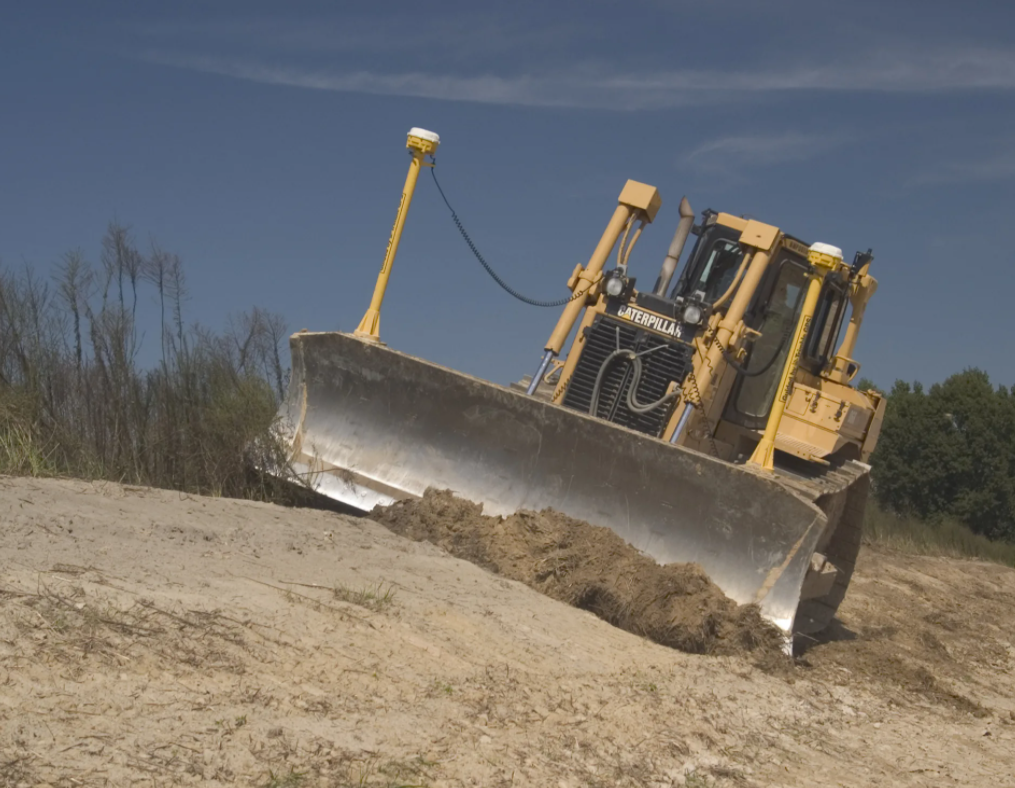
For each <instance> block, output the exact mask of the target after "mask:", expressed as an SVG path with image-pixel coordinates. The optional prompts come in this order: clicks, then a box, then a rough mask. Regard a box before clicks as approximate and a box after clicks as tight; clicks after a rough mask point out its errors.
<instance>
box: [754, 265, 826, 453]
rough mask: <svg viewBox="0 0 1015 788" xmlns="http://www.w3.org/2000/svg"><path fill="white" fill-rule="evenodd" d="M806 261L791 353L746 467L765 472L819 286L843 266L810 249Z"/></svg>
mask: <svg viewBox="0 0 1015 788" xmlns="http://www.w3.org/2000/svg"><path fill="white" fill-rule="evenodd" d="M807 260H808V262H810V264H811V265H812V266H813V270H812V271H811V273H810V275H809V278H810V282H809V283H808V285H807V295H806V296H804V305H803V309H802V310H801V311H800V317H799V318H798V319H797V325H796V330H795V331H794V333H793V342H792V344H791V345H790V352H789V354H788V355H787V357H786V365H785V367H783V371H782V377H781V378H780V380H779V386H778V388H777V389H776V392H778V396H777V397H776V398H775V402H774V403H773V404H772V410H771V412H770V413H769V415H768V423H767V424H766V425H765V432H764V434H763V435H762V436H761V440H760V441H759V442H758V445H757V447H755V449H754V454H752V455H751V459H750V460H748V464H749V465H756V466H759V467H761V468H763V469H764V470H766V471H773V470H775V440H776V437H778V435H779V426H780V423H781V422H782V415H783V413H784V412H785V410H786V403H787V402H788V401H789V396H790V394H791V393H792V391H793V383H794V381H795V380H796V375H797V370H798V369H799V367H800V355H801V353H802V352H803V348H804V341H805V340H806V339H807V332H808V330H809V329H810V327H811V321H812V320H813V319H814V310H815V309H816V308H817V306H818V296H819V295H820V294H821V285H822V284H823V283H824V281H825V277H826V276H827V275H828V274H829V273H830V272H832V271H834V270H835V269H836V268H837V267H838V266H839V265H841V263H842V258H837V257H833V256H832V255H830V254H825V253H823V252H819V251H815V250H813V249H812V250H810V251H809V252H808V255H807Z"/></svg>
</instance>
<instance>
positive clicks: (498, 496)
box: [281, 129, 885, 635]
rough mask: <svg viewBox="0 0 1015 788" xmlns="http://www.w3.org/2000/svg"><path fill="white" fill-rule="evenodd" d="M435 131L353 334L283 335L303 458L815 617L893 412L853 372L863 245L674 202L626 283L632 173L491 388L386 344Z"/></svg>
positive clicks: (826, 608)
mask: <svg viewBox="0 0 1015 788" xmlns="http://www.w3.org/2000/svg"><path fill="white" fill-rule="evenodd" d="M438 145H439V138H438V137H437V135H436V134H433V133H432V132H429V131H426V130H424V129H412V130H411V131H410V132H409V136H408V143H407V148H408V151H409V153H410V156H411V158H410V168H409V174H408V177H407V179H406V185H405V189H404V191H403V195H402V201H401V203H400V205H399V209H398V214H397V217H396V220H395V226H394V228H393V230H392V234H391V237H390V239H389V242H388V249H387V253H386V255H385V259H384V264H383V266H382V269H381V273H380V275H379V277H378V282H377V286H376V288H375V291H374V296H373V300H372V302H371V304H370V308H369V309H368V310H367V313H366V315H365V316H364V318H363V320H362V322H361V323H360V326H359V328H358V329H357V331H356V332H355V333H353V334H346V333H339V332H327V333H314V332H308V331H301V332H299V333H297V334H294V335H293V336H292V338H291V351H292V377H291V381H290V388H289V393H288V395H287V398H286V401H285V403H284V404H283V408H282V414H281V415H282V417H283V420H284V422H285V423H286V424H288V425H289V428H290V430H291V441H292V442H291V451H292V457H291V459H292V464H293V467H294V468H295V469H296V470H297V472H299V473H301V474H305V475H306V477H307V478H309V479H311V480H312V483H313V484H314V486H315V487H316V488H317V489H318V490H319V491H320V492H321V493H324V494H325V495H328V496H330V497H332V498H335V499H337V500H339V501H342V502H344V503H345V504H347V505H350V506H353V507H355V508H358V509H360V510H363V511H369V510H370V509H372V508H373V507H374V506H375V505H378V504H381V505H384V504H388V503H391V502H393V501H396V500H400V499H404V498H409V497H414V496H420V495H422V494H423V492H424V491H425V490H426V489H427V488H429V487H436V488H442V489H444V488H447V489H451V490H452V491H454V492H455V493H456V494H458V495H460V496H462V497H464V498H468V499H471V500H473V501H477V502H480V503H482V504H483V505H484V510H485V511H486V512H487V513H488V514H510V513H512V512H515V511H518V510H520V509H535V510H538V509H543V508H547V507H549V508H553V509H555V510H558V511H560V512H563V513H565V514H567V515H570V516H572V517H575V518H578V519H581V520H586V521H588V522H590V523H592V524H594V525H600V526H605V527H608V528H610V529H612V530H613V531H615V532H616V533H617V534H619V535H620V536H621V537H623V538H624V539H625V540H626V541H628V542H629V543H630V544H632V545H633V546H634V547H636V548H638V549H639V550H641V551H642V552H644V553H645V554H647V555H649V556H651V557H652V558H654V559H655V560H657V561H658V562H660V563H670V562H678V561H679V562H694V563H697V564H700V565H701V566H702V567H703V568H704V569H705V571H706V572H708V574H709V575H710V576H711V577H712V579H713V580H714V581H715V582H716V583H717V584H718V585H719V587H720V588H722V590H723V591H724V592H725V593H726V594H727V595H728V596H730V597H731V598H732V599H734V600H735V601H736V602H738V603H741V604H744V603H756V604H758V605H759V606H760V608H761V611H762V614H763V615H764V616H765V617H767V618H768V619H769V620H771V621H772V622H773V623H775V624H776V625H777V626H779V627H780V628H782V629H783V630H784V631H785V632H786V633H787V635H789V634H791V633H815V632H818V631H820V630H822V629H823V628H825V627H826V626H827V625H828V624H829V623H830V622H831V620H832V617H833V616H834V614H835V611H836V609H837V608H838V606H839V603H840V602H841V601H842V599H843V597H844V595H845V593H846V588H847V586H848V584H849V580H850V576H851V574H852V572H853V565H854V562H855V561H856V557H857V553H858V551H859V546H860V538H861V526H862V520H863V511H864V507H865V504H866V498H867V492H868V488H869V471H870V468H869V466H868V465H866V464H865V461H866V459H867V458H868V456H869V455H870V453H871V452H872V451H873V449H874V444H875V442H876V440H877V435H878V432H879V429H880V425H881V421H882V417H883V414H884V407H885V403H884V400H883V399H882V398H881V396H880V395H879V394H878V393H877V392H874V391H858V390H857V389H856V388H854V387H853V386H851V385H850V382H851V381H852V380H853V379H854V378H855V376H856V374H857V371H858V370H859V364H858V363H857V362H856V361H855V360H854V359H853V354H854V348H855V345H856V341H857V336H858V332H859V330H860V326H861V322H862V320H863V315H864V310H865V307H866V305H867V301H868V300H869V298H870V297H871V296H872V295H873V293H874V292H875V290H876V287H877V283H876V281H875V280H874V279H873V278H871V276H870V274H869V268H870V265H871V261H872V254H871V253H870V250H868V251H867V252H865V253H860V252H858V253H857V254H856V256H855V258H854V260H853V262H852V263H851V264H847V263H845V262H844V261H843V256H842V252H841V251H840V250H839V249H838V248H837V247H835V246H831V245H829V244H823V243H812V244H807V243H804V242H803V241H801V240H799V239H797V238H795V237H793V236H791V235H789V234H788V233H786V232H784V231H782V230H780V229H779V228H777V227H774V226H772V225H769V224H764V223H762V222H760V221H757V220H754V219H745V218H741V217H738V216H733V215H730V214H727V213H716V212H714V211H705V212H704V213H703V214H702V216H701V219H700V221H699V222H698V223H695V218H696V216H695V214H694V212H692V211H691V209H690V205H689V204H688V202H687V200H686V198H685V199H683V200H681V202H680V209H679V213H680V220H679V223H678V226H677V230H676V233H675V235H674V238H673V242H672V243H671V245H670V247H669V251H668V254H667V255H666V257H665V260H664V261H663V263H662V266H661V269H660V271H659V273H658V275H657V276H656V279H655V282H654V284H653V285H652V287H651V288H644V289H639V288H638V287H637V282H636V278H635V276H634V275H633V274H632V270H631V268H630V267H629V260H630V257H631V254H632V251H633V249H634V247H635V244H636V242H637V240H638V238H639V236H640V234H641V233H642V230H643V229H644V227H645V226H646V225H648V224H650V223H651V222H652V221H653V220H654V219H655V218H656V216H657V214H658V212H659V210H660V207H661V204H662V200H661V198H660V196H659V193H658V191H657V190H656V189H655V188H653V187H652V186H648V185H646V184H643V183H638V182H635V181H628V182H627V184H626V185H625V186H624V187H623V189H622V190H621V193H620V197H619V199H618V204H617V206H616V208H615V210H614V211H613V215H612V217H611V218H610V220H609V222H608V224H607V226H606V230H605V231H604V233H603V235H602V237H601V238H600V240H599V243H598V245H597V246H596V248H595V250H594V251H593V253H592V256H591V257H590V259H589V261H588V263H587V264H586V265H584V266H582V265H579V266H577V267H576V268H575V269H574V271H573V272H572V273H571V276H570V278H569V280H568V282H567V286H568V289H569V291H570V295H569V296H568V297H567V298H566V299H565V301H566V303H565V304H564V306H563V311H562V313H561V315H560V318H559V320H558V321H557V324H556V327H555V328H554V330H553V332H552V333H551V334H550V337H549V339H548V340H547V343H546V345H545V347H544V352H543V355H542V359H541V361H540V364H539V366H538V369H537V371H536V373H535V374H534V375H533V376H531V377H530V378H523V380H522V381H521V382H520V383H518V384H514V385H512V386H501V385H497V384H495V383H491V382H488V381H485V380H480V379H477V378H474V377H471V376H469V375H465V374H462V373H460V372H456V371H454V370H451V369H447V368H445V367H441V366H438V365H436V364H432V363H429V362H427V361H424V360H422V359H419V358H415V357H412V356H409V355H406V354H403V353H400V352H398V351H396V350H393V349H391V348H389V347H387V346H385V345H384V344H383V343H381V342H380V339H379V321H380V308H381V303H382V301H383V297H384V292H385V288H386V285H387V281H388V277H389V276H390V274H391V268H392V263H393V261H394V258H395V253H396V252H397V249H398V244H399V239H400V237H401V231H402V227H403V225H404V222H405V218H406V214H407V212H408V210H409V205H410V204H411V200H412V196H413V191H414V188H415V184H416V179H417V177H418V175H419V173H420V171H421V170H422V169H424V168H426V167H432V166H433V163H434V160H433V155H434V153H435V152H436V149H437V146H438ZM428 157H429V158H430V160H431V161H429V162H428V161H427V158H428ZM442 194H443V192H442ZM449 207H450V206H449ZM452 215H453V216H454V213H453V212H452ZM455 218H456V221H457V217H455ZM464 234H465V233H464V230H463V235H464ZM691 236H694V237H695V239H696V240H695V241H694V244H693V246H692V248H691V249H690V252H689V253H688V254H687V255H686V262H685V263H684V266H683V269H682V272H681V274H680V276H679V277H677V278H676V280H675V281H674V276H675V273H676V270H677V268H678V266H679V262H680V260H681V258H682V257H683V256H684V255H683V252H684V249H685V246H687V241H688V240H689V239H690V238H691ZM466 238H467V236H466ZM467 240H468V238H467ZM470 245H471V244H470ZM614 253H615V254H616V257H615V258H614ZM611 260H615V263H614V264H613V265H612V267H610V268H609V270H607V266H608V264H609V263H610V261H611ZM844 324H845V330H844V331H843V326H844Z"/></svg>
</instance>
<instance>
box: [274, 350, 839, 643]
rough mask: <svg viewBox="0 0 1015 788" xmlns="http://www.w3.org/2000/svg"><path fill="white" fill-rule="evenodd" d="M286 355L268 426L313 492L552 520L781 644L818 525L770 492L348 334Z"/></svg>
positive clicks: (364, 501)
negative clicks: (628, 549) (745, 610)
mask: <svg viewBox="0 0 1015 788" xmlns="http://www.w3.org/2000/svg"><path fill="white" fill-rule="evenodd" d="M291 348H292V365H293V372H292V379H291V382H290V389H289V395H288V397H287V400H286V403H285V404H284V406H283V411H282V415H283V417H284V418H285V419H286V420H288V422H289V424H290V425H291V428H292V440H293V444H292V449H293V460H294V465H295V467H296V469H297V470H299V471H301V472H305V473H307V474H308V475H309V478H310V479H311V480H312V482H313V483H314V485H315V486H316V487H317V489H318V490H319V491H320V492H322V493H324V494H325V495H327V496H329V497H332V498H335V499H337V500H340V501H343V502H345V503H346V504H349V505H351V506H354V507H356V508H359V509H362V510H364V511H369V510H370V509H371V508H373V506H374V505H375V504H378V503H380V504H386V503H390V502H392V501H394V500H398V499H403V498H408V497H414V496H420V495H422V494H423V492H424V491H425V490H426V489H427V488H428V487H436V488H440V489H445V488H446V489H450V490H452V491H453V492H455V493H456V494H457V495H459V496H461V497H463V498H467V499H470V500H472V501H476V502H479V503H482V504H483V507H484V511H485V512H486V513H487V514H493V515H498V514H502V515H507V514H511V513H513V512H515V511H518V510H519V509H530V510H539V509H543V508H547V507H549V508H553V509H556V510H557V511H559V512H562V513H564V514H567V515H570V516H571V517H575V518H578V519H581V520H585V521H587V522H589V523H592V524H594V525H601V526H606V527H608V528H611V529H612V530H613V531H615V532H616V533H617V534H618V535H619V536H621V537H622V538H623V539H625V540H626V541H628V542H629V543H630V544H632V545H633V546H634V547H636V548H638V549H639V550H641V551H643V552H644V553H646V554H647V555H649V556H651V557H652V558H654V559H655V560H656V561H658V562H660V563H670V562H694V563H697V564H700V565H701V566H702V568H704V570H705V571H706V572H707V573H708V574H709V575H710V576H711V578H712V580H713V581H714V582H715V583H716V584H717V585H718V586H719V587H720V588H721V589H722V590H723V591H724V592H725V593H726V594H727V595H728V596H729V597H731V598H732V599H733V600H735V601H736V602H738V603H741V604H743V603H751V602H754V603H757V604H759V605H760V607H761V612H762V614H763V615H764V616H765V617H766V618H768V619H769V620H771V621H772V622H773V623H775V624H776V625H777V626H779V627H780V628H782V629H783V630H785V631H786V632H787V633H788V632H791V631H792V629H793V622H794V618H795V616H796V613H797V608H798V606H799V604H800V594H801V585H802V583H803V581H804V577H805V575H806V573H807V570H808V567H809V564H810V560H811V556H812V554H813V553H814V551H815V549H816V546H817V544H818V542H819V540H820V538H821V535H822V532H823V531H824V529H825V524H826V518H825V515H824V514H823V513H822V512H821V510H820V509H819V508H818V507H817V506H815V505H814V504H812V503H811V502H809V501H807V500H805V499H804V497H802V496H800V495H797V494H796V493H794V492H792V491H790V490H789V489H787V488H786V487H785V486H783V485H782V484H780V483H779V482H777V481H775V480H774V479H772V478H770V477H765V476H762V475H760V474H758V473H754V472H751V471H747V470H745V469H744V468H742V467H736V466H732V465H729V464H726V463H723V462H720V461H718V460H715V459H712V458H710V457H707V456H705V455H703V454H699V453H698V452H695V451H692V450H689V449H684V448H680V447H675V446H671V445H669V444H667V443H665V442H663V441H661V440H657V439H655V438H651V437H648V436H646V435H643V434H641V433H637V432H634V431H631V430H628V429H626V428H624V427H620V426H616V425H613V424H610V423H608V422H604V421H600V420H597V419H593V418H591V417H589V416H586V415H583V414H580V413H577V412H574V411H572V410H569V409H566V408H563V407H560V406H556V405H552V404H549V403H547V402H543V401H540V400H538V399H534V398H531V397H527V396H525V395H524V394H521V393H519V392H516V391H512V390H510V389H508V388H505V387H502V386H498V385H495V384H493V383H489V382H486V381H483V380H479V379H476V378H473V377H470V376H468V375H463V374H461V373H459V372H455V371H453V370H450V369H446V368H444V367H440V366H438V365H436V364H431V363H429V362H426V361H422V360H420V359H418V358H414V357H412V356H408V355H405V354H404V353H399V352H397V351H394V350H391V349H389V348H387V347H384V346H382V345H378V344H374V343H369V342H364V341H362V340H359V339H357V338H355V337H353V336H350V335H347V334H340V333H305V332H304V333H299V334H294V335H293V337H292V339H291Z"/></svg>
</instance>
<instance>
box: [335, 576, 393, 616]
mask: <svg viewBox="0 0 1015 788" xmlns="http://www.w3.org/2000/svg"><path fill="white" fill-rule="evenodd" d="M332 593H334V595H335V599H338V600H340V601H342V602H348V603H349V604H351V605H357V606H359V607H363V608H366V609H367V610H372V611H374V612H375V613H381V612H383V611H385V610H387V609H388V608H389V607H391V605H392V604H393V603H394V601H395V589H394V586H391V585H389V586H387V587H385V586H384V584H383V583H378V584H377V585H368V586H365V587H364V588H351V587H349V586H344V585H339V586H335V588H334V590H333V592H332Z"/></svg>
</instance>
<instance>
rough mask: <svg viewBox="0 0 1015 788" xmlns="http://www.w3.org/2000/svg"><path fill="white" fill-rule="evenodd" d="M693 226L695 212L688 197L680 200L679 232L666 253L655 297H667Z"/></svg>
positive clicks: (674, 236)
mask: <svg viewBox="0 0 1015 788" xmlns="http://www.w3.org/2000/svg"><path fill="white" fill-rule="evenodd" d="M693 226H694V211H693V210H692V209H691V203H689V202H688V201H687V198H686V197H682V198H681V199H680V221H679V222H678V223H677V231H676V232H675V233H674V234H673V240H672V241H671V242H670V250H669V251H668V252H667V253H666V259H665V260H663V267H662V269H661V270H660V271H659V278H658V279H657V280H656V286H655V287H654V288H653V289H652V292H653V293H655V295H657V296H663V297H665V296H666V291H667V290H669V288H670V280H671V279H672V278H673V273H674V272H675V271H676V270H677V263H679V262H680V255H681V253H682V252H683V251H684V244H686V243H687V236H689V235H690V234H691V227H693Z"/></svg>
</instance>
